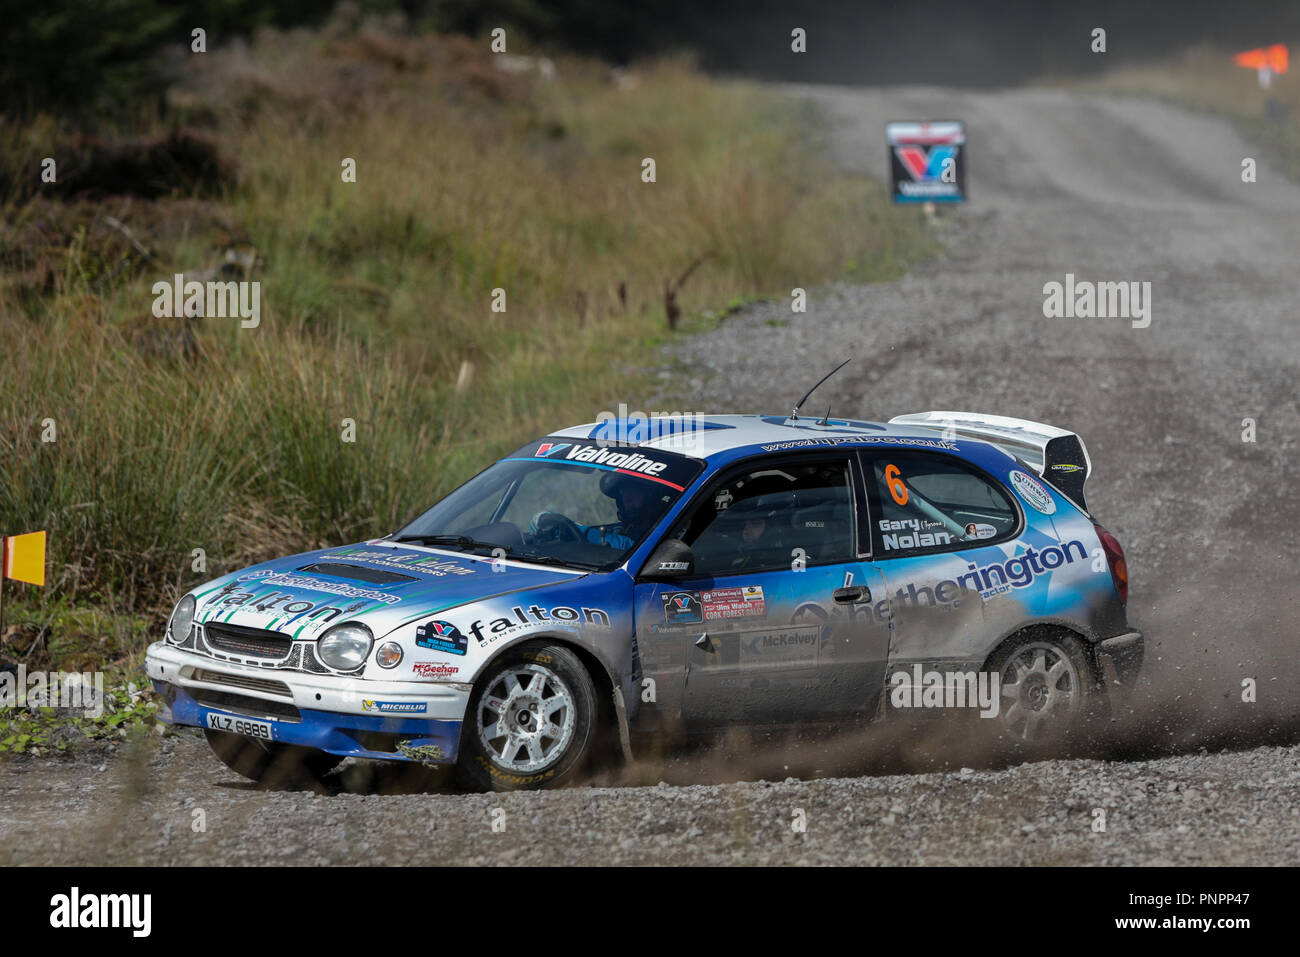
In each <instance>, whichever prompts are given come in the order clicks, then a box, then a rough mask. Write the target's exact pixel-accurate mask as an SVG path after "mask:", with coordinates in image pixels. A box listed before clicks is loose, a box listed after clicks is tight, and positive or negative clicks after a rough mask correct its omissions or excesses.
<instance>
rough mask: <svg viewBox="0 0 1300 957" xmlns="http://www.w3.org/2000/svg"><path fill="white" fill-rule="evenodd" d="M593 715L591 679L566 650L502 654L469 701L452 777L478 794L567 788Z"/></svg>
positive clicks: (584, 764)
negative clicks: (457, 759) (459, 752)
mask: <svg viewBox="0 0 1300 957" xmlns="http://www.w3.org/2000/svg"><path fill="white" fill-rule="evenodd" d="M598 713H599V709H598V705H597V698H596V689H595V686H594V685H593V684H592V681H591V676H590V675H588V674H587V669H586V668H584V667H583V665H582V662H581V661H579V660H578V657H577V656H576V655H575V654H574V653H573V652H572V651H570V650H569V649H567V648H565V647H564V646H563V645H557V644H552V643H550V642H546V641H533V642H527V643H525V644H521V645H518V646H516V647H513V648H510V649H508V650H507V651H506V652H505V653H504V654H502V656H501V657H500V658H499V659H497V660H496V661H495V662H493V663H492V665H491V667H490V669H489V670H488V673H487V675H486V676H485V677H484V678H483V679H482V680H481V681H479V682H478V684H477V686H476V687H475V689H474V694H473V696H472V697H471V698H470V706H469V709H468V710H467V711H466V713H465V723H464V726H463V729H462V731H461V754H460V760H459V761H458V764H457V768H458V777H459V779H460V781H461V783H462V784H463V785H464V786H466V787H468V788H471V789H473V790H478V791H490V790H495V791H531V790H538V789H540V788H550V787H558V786H560V785H563V784H567V783H570V782H571V781H573V780H575V779H577V778H580V777H581V776H582V775H583V773H584V772H585V771H586V770H587V769H588V765H589V764H590V760H591V756H592V751H593V748H594V745H595V743H596V740H597V730H598V722H597V715H598ZM498 732H504V733H498Z"/></svg>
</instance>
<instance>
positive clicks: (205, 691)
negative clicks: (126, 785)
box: [145, 642, 470, 764]
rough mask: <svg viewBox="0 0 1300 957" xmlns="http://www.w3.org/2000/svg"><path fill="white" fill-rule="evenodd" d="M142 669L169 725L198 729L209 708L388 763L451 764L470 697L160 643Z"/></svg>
mask: <svg viewBox="0 0 1300 957" xmlns="http://www.w3.org/2000/svg"><path fill="white" fill-rule="evenodd" d="M145 671H146V673H147V674H148V676H149V679H150V681H151V682H152V683H153V686H154V690H155V691H157V693H158V695H159V697H160V698H162V701H163V710H162V713H161V715H160V717H161V719H162V720H163V721H164V722H165V723H167V724H173V725H189V726H192V727H196V728H203V727H207V721H208V715H209V714H218V715H228V716H235V717H241V718H252V719H255V720H257V721H266V722H268V723H269V724H270V726H271V735H272V737H271V740H272V741H274V742H277V743H283V744H291V745H298V746H301V747H305V748H317V749H319V750H321V751H328V752H329V753H330V754H338V755H344V756H352V757H362V758H378V759H382V760H388V761H414V760H418V761H422V762H427V763H431V764H451V763H453V762H455V760H456V755H457V751H458V749H459V744H460V729H461V723H462V721H463V720H464V717H465V709H466V708H467V707H468V705H469V695H470V689H469V686H468V685H461V684H454V685H453V684H445V683H442V684H440V683H434V682H428V681H372V680H366V679H361V678H346V677H342V676H339V675H319V674H310V673H307V672H300V671H288V670H278V669H270V668H256V667H250V666H248V665H240V664H235V663H233V662H227V661H219V660H216V659H213V658H208V657H206V656H204V655H196V654H194V653H193V652H190V651H185V650H183V649H180V648H177V647H175V646H173V645H169V644H166V643H165V642H155V643H154V644H152V645H150V646H149V650H148V652H147V654H146V657H145ZM377 708H406V709H411V710H409V711H407V713H400V714H399V713H376V710H375V709H377ZM417 713H418V717H416V716H414V715H415V714H417Z"/></svg>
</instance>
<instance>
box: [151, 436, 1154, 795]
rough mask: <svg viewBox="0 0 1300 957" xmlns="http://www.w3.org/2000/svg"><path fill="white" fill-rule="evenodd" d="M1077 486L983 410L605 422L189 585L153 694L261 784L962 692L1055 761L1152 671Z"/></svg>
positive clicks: (588, 755)
mask: <svg viewBox="0 0 1300 957" xmlns="http://www.w3.org/2000/svg"><path fill="white" fill-rule="evenodd" d="M1090 471H1091V463H1090V461H1089V458H1088V454H1087V451H1086V449H1085V448H1084V445H1083V442H1082V441H1081V440H1080V439H1079V437H1078V436H1077V435H1075V434H1073V433H1071V432H1067V431H1064V430H1061V429H1057V428H1053V427H1051V426H1046V425H1041V424H1038V423H1034V422H1027V421H1023V420H1018V419H1008V418H1002V417H997V416H985V415H975V414H969V413H960V412H927V413H921V414H917V415H905V416H900V417H898V418H895V419H893V420H891V421H890V422H889V423H888V424H880V423H875V422H861V421H849V420H843V419H835V420H831V419H830V418H829V414H828V415H827V417H825V418H823V419H821V420H815V419H811V418H800V417H798V415H797V413H796V414H792V415H791V416H789V417H786V416H760V415H719V416H705V417H698V418H696V417H692V418H691V419H687V418H681V419H676V418H673V417H667V418H648V419H634V420H628V419H626V418H625V419H617V418H603V419H602V421H600V422H598V423H596V424H593V425H584V426H579V427H576V428H571V429H567V430H565V431H562V432H557V433H556V434H554V435H549V436H547V437H545V438H543V439H540V440H538V441H536V442H532V443H530V444H528V445H526V446H524V447H523V448H521V449H519V450H518V451H516V452H515V453H513V454H512V455H509V456H507V457H505V458H503V459H501V460H500V461H499V462H497V463H495V464H494V465H492V466H490V467H489V468H487V469H486V470H484V471H483V472H481V473H479V474H478V475H477V476H475V477H474V478H473V479H471V480H470V481H468V482H467V483H465V484H464V485H462V486H461V487H460V488H458V489H457V490H456V491H454V492H452V493H451V494H450V495H448V496H447V497H446V498H444V499H443V500H442V501H440V502H438V503H437V504H436V505H434V506H433V507H432V508H430V509H429V510H428V511H426V512H424V513H423V514H422V515H420V516H419V517H418V518H416V519H415V520H414V521H412V522H411V523H410V524H409V525H407V526H406V527H405V528H402V529H401V530H400V531H398V532H396V533H394V534H392V535H390V536H388V537H386V538H381V539H375V540H373V541H368V542H363V543H361V544H358V545H351V546H347V547H344V548H329V549H324V550H321V551H316V552H310V553H307V554H302V555H295V556H292V557H289V558H283V559H278V560H275V561H271V562H267V563H264V564H261V565H256V566H253V567H251V568H247V569H244V570H242V571H237V572H234V573H232V574H229V575H226V576H224V577H222V578H218V579H216V580H215V581H212V582H209V583H208V584H206V585H203V586H201V587H198V588H195V589H193V590H192V591H191V592H190V593H189V594H187V595H185V596H184V597H183V598H182V599H181V600H180V602H179V603H178V604H177V605H176V609H175V611H174V612H173V614H172V616H171V619H170V622H169V624H168V628H167V633H166V636H165V640H163V641H159V642H156V643H154V644H152V645H151V646H150V647H149V651H148V658H147V669H148V674H149V677H150V678H151V679H152V681H153V683H154V686H155V688H156V689H157V691H158V693H159V694H160V695H161V696H162V699H163V701H164V702H165V709H164V711H163V718H164V720H166V721H168V722H170V723H172V724H177V725H191V726H196V727H200V728H203V729H204V731H205V733H206V735H207V737H208V740H209V742H210V743H211V744H212V746H213V748H214V750H215V751H216V752H217V754H218V755H219V756H220V757H221V758H222V759H223V760H224V761H226V763H227V764H229V765H230V766H231V767H232V768H234V769H236V770H238V771H239V772H241V773H243V774H245V775H247V776H249V777H252V778H254V779H259V778H262V777H264V776H266V775H268V773H269V770H270V769H272V768H274V767H277V766H281V765H283V764H284V763H285V762H292V763H293V764H294V765H295V766H297V767H301V768H305V769H307V770H308V771H309V772H311V773H314V774H320V773H324V772H326V771H328V770H329V769H330V768H332V767H334V766H335V765H336V764H337V763H338V762H339V761H341V760H342V759H343V758H344V757H345V756H349V755H351V756H356V757H360V758H375V759H385V760H417V761H422V762H425V763H434V764H439V763H441V764H455V765H457V766H458V770H459V773H460V774H461V775H462V777H463V779H464V780H465V781H466V782H467V783H468V784H469V785H471V786H476V787H481V788H499V789H516V788H536V787H543V786H550V785H557V784H561V783H563V782H566V781H570V780H573V779H574V778H575V777H577V776H579V775H580V774H581V773H582V771H583V769H584V767H586V766H587V765H588V763H589V761H590V760H591V759H592V758H593V756H594V755H595V754H597V753H598V752H600V751H601V750H602V749H603V748H604V747H605V746H607V745H608V746H609V747H610V748H611V749H613V750H615V751H621V752H622V754H623V756H625V757H631V756H632V755H633V754H634V753H635V752H636V749H637V748H638V747H639V746H640V743H642V742H645V741H647V740H648V738H650V737H653V736H656V735H670V736H673V735H676V734H677V733H678V732H681V731H687V732H689V731H692V730H694V729H710V728H718V727H721V726H728V725H735V724H736V723H738V722H739V723H743V724H747V725H763V726H773V725H786V726H789V725H801V724H806V723H810V722H848V721H852V720H854V719H870V718H874V717H880V716H884V715H887V714H890V713H893V712H892V709H893V708H895V707H899V706H907V704H908V703H909V702H911V703H913V704H938V705H939V706H943V705H945V704H946V705H948V706H953V705H954V701H953V698H954V694H953V692H954V689H955V690H956V691H957V692H958V693H959V696H960V693H961V692H963V691H965V690H970V691H971V698H972V699H973V698H974V697H975V693H974V686H973V684H969V685H966V686H963V685H962V683H961V682H962V681H963V680H965V679H963V676H965V678H966V679H969V678H972V677H974V676H981V680H985V681H986V683H987V680H988V679H992V680H993V682H994V684H993V687H994V688H995V689H996V694H995V700H994V701H993V702H992V703H993V706H994V707H993V709H992V710H993V711H994V712H995V713H996V718H997V720H998V721H999V722H1000V725H999V727H1000V728H1001V729H1002V733H1003V734H1004V735H1006V736H1009V737H1012V738H1016V739H1024V740H1028V741H1038V740H1043V739H1050V738H1051V737H1052V736H1054V735H1056V734H1059V733H1060V731H1061V730H1062V729H1066V728H1068V727H1070V726H1071V724H1072V722H1073V720H1074V719H1076V718H1077V717H1078V716H1079V714H1080V713H1081V711H1082V710H1083V705H1084V704H1085V701H1086V700H1087V699H1089V698H1091V697H1092V696H1094V695H1100V694H1102V693H1104V690H1105V688H1106V686H1107V685H1113V684H1114V683H1116V682H1120V683H1125V682H1127V681H1129V680H1130V679H1131V678H1132V677H1133V676H1135V675H1136V673H1137V671H1138V669H1139V668H1140V665H1141V660H1142V636H1141V634H1140V633H1138V632H1137V631H1134V630H1132V629H1131V628H1130V627H1129V626H1128V624H1127V621H1126V617H1125V604H1126V602H1127V588H1128V579H1127V569H1126V567H1125V563H1124V553H1123V551H1122V549H1121V548H1120V545H1119V542H1117V541H1116V540H1115V538H1114V537H1113V536H1112V535H1111V534H1110V533H1109V532H1107V531H1106V530H1105V529H1104V528H1103V527H1102V526H1101V525H1099V524H1098V523H1097V522H1096V521H1095V520H1094V518H1093V517H1092V515H1091V514H1090V513H1089V511H1088V508H1087V504H1086V502H1085V499H1084V484H1085V482H1086V480H1087V478H1088V475H1089V472H1090ZM936 675H937V676H938V678H937V679H936V678H935V677H934V676H936ZM954 675H956V676H957V680H956V681H954V680H953V676H954ZM931 691H936V693H935V694H933V695H932V694H930V692H931ZM972 703H973V702H968V703H967V704H968V706H969V705H970V704H972ZM988 704H989V702H987V701H985V702H984V705H986V706H987V705H988ZM956 706H958V707H960V706H962V704H961V702H960V701H958V702H957V703H956Z"/></svg>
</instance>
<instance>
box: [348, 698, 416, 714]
mask: <svg viewBox="0 0 1300 957" xmlns="http://www.w3.org/2000/svg"><path fill="white" fill-rule="evenodd" d="M361 707H362V708H363V709H365V710H366V711H369V712H371V713H377V714H426V713H427V712H428V710H429V705H428V703H427V702H425V701H375V700H374V699H373V698H363V699H361Z"/></svg>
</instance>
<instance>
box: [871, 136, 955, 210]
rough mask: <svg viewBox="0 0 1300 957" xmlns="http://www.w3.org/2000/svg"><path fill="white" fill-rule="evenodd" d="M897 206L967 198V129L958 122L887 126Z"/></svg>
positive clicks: (892, 179) (891, 174)
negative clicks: (964, 151)
mask: <svg viewBox="0 0 1300 957" xmlns="http://www.w3.org/2000/svg"><path fill="white" fill-rule="evenodd" d="M885 137H886V139H887V140H888V141H889V157H890V181H891V182H892V183H893V188H894V202H896V203H960V202H963V201H965V199H966V163H965V161H964V157H963V155H962V154H963V150H964V147H965V144H966V129H965V126H964V125H963V124H962V123H960V122H956V121H944V122H935V123H926V122H920V123H916V122H903V123H886V124H885Z"/></svg>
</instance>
